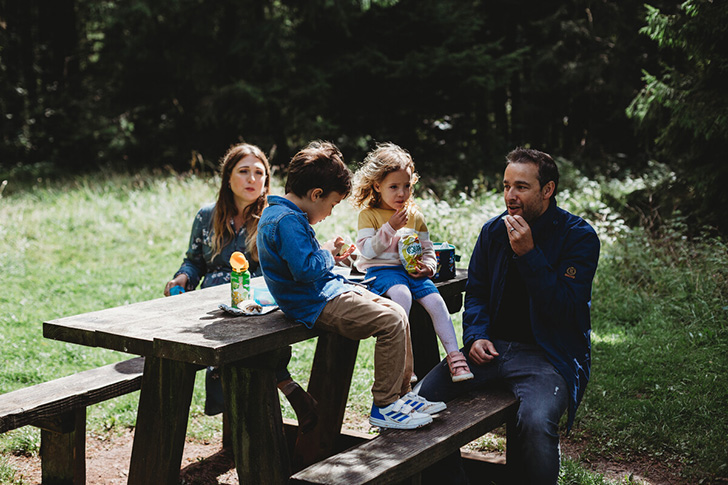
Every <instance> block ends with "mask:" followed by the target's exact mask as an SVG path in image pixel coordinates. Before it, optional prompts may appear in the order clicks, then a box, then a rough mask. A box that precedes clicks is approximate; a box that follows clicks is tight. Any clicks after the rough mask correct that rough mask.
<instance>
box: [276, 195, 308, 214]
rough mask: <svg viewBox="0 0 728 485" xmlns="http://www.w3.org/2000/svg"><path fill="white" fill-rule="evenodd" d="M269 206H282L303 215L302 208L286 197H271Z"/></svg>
mask: <svg viewBox="0 0 728 485" xmlns="http://www.w3.org/2000/svg"><path fill="white" fill-rule="evenodd" d="M268 205H282V206H285V207H287V208H289V209H291V210H292V211H295V212H300V213H301V214H303V211H302V210H301V208H300V207H298V206H297V205H296V204H294V203H293V202H291V201H290V200H288V199H286V198H285V197H281V196H280V195H269V196H268Z"/></svg>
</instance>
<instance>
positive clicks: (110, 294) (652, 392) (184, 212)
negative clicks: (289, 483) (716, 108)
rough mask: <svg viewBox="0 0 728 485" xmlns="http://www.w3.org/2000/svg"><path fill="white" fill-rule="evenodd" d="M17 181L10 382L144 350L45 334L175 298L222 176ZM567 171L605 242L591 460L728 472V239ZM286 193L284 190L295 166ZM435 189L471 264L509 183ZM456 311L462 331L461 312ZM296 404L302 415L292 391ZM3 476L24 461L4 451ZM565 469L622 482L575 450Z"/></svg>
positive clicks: (211, 421) (115, 414) (568, 202)
mask: <svg viewBox="0 0 728 485" xmlns="http://www.w3.org/2000/svg"><path fill="white" fill-rule="evenodd" d="M12 184H13V182H12V180H11V181H10V185H9V186H8V190H6V191H5V192H4V195H3V196H2V198H0V276H2V291H0V348H2V357H3V359H2V360H3V362H4V364H3V366H2V367H1V368H0V393H3V392H8V391H11V390H14V389H17V388H21V387H25V386H28V385H31V384H34V383H37V382H42V381H46V380H50V379H53V378H56V377H59V376H62V375H68V374H72V373H74V372H77V371H80V370H83V369H88V368H92V367H95V366H99V365H103V364H107V363H111V362H114V361H118V360H121V359H123V358H126V357H128V356H125V355H123V354H121V353H118V352H112V351H108V350H104V349H95V348H88V347H83V346H79V345H73V344H66V343H63V342H57V341H51V340H47V339H44V338H43V337H42V322H43V321H46V320H50V319H54V318H58V317H62V316H67V315H73V314H78V313H83V312H88V311H93V310H98V309H102V308H108V307H113V306H118V305H123V304H127V303H132V302H137V301H143V300H149V299H153V298H160V297H161V296H162V290H163V288H164V284H165V283H166V281H167V280H168V279H169V278H170V277H171V276H172V275H173V274H174V272H175V271H176V269H177V268H178V267H179V264H180V263H181V260H182V257H183V255H184V251H185V250H186V247H187V243H188V237H189V230H190V227H191V224H192V218H193V216H194V214H195V212H196V211H197V209H198V208H199V207H200V206H201V205H203V204H204V203H207V202H210V201H212V200H214V198H215V193H216V190H217V184H218V179H217V178H215V177H202V176H196V175H177V174H169V173H165V174H162V173H154V174H152V173H140V174H134V175H125V174H113V173H103V174H98V175H97V176H94V177H83V178H79V179H77V180H75V181H73V182H57V183H51V182H45V181H43V182H40V183H38V184H36V185H35V186H33V187H30V188H27V189H25V190H13V189H14V187H13V186H12ZM562 186H563V187H564V189H563V190H562V192H561V194H560V195H559V197H558V200H559V203H560V205H562V206H564V207H566V208H567V209H569V210H571V211H573V212H575V213H578V214H583V215H584V216H585V217H586V218H587V219H588V220H589V221H590V222H591V223H592V224H593V225H594V226H595V227H596V228H597V230H598V232H599V235H600V239H601V240H602V243H603V246H602V254H601V259H600V263H599V269H598V272H597V277H596V280H595V285H594V295H593V296H594V298H593V329H594V330H593V376H592V381H591V382H590V384H589V386H588V388H587V392H586V396H585V399H584V402H583V405H582V407H581V408H580V409H579V411H578V413H577V423H576V426H575V428H574V431H573V432H572V434H571V436H570V437H569V438H568V439H572V440H581V441H583V442H584V443H585V447H586V451H585V454H584V456H583V458H584V459H590V458H596V457H607V458H609V459H612V460H630V459H632V458H634V457H637V456H640V457H643V456H647V457H652V458H655V459H659V460H660V461H662V462H664V463H665V464H667V465H668V466H672V467H675V468H676V469H679V470H681V472H682V474H683V475H684V476H685V477H686V480H694V481H699V480H709V479H712V478H716V477H718V478H725V477H728V459H727V458H726V454H725V450H726V449H728V442H726V438H725V437H726V435H728V429H727V423H728V418H726V416H725V410H726V409H727V406H726V405H727V404H728V399H727V398H728V383H726V379H725V375H726V370H727V369H726V367H727V362H728V359H726V351H727V350H728V348H726V347H727V346H728V335H726V332H727V330H726V327H727V326H728V325H727V322H728V302H727V299H726V288H727V287H728V285H726V277H727V274H726V271H727V269H726V268H728V250H727V249H726V246H725V244H724V243H723V242H722V241H720V240H718V239H709V238H705V239H699V240H687V239H685V238H684V237H683V236H682V234H683V233H684V232H685V231H684V230H683V228H682V227H680V226H679V224H678V225H674V226H671V227H670V228H668V229H667V230H665V231H664V232H663V233H661V234H660V235H659V237H654V236H650V235H647V234H645V233H643V232H642V231H641V230H639V229H638V228H635V229H630V228H628V227H627V226H626V225H625V224H624V222H623V220H622V218H621V217H620V214H619V213H617V212H616V211H615V210H614V209H613V208H610V207H609V206H607V205H606V204H605V203H604V201H603V200H604V194H602V192H601V188H600V187H601V185H600V184H598V183H596V182H595V181H590V180H586V179H584V178H583V177H580V176H579V175H578V174H572V175H571V176H570V178H567V179H566V180H564V181H563V182H562ZM610 190H612V191H619V190H627V189H624V188H622V189H620V187H619V186H615V185H614V184H611V185H610ZM274 192H275V193H281V186H280V182H279V181H278V182H277V183H276V184H275V187H274ZM422 194H423V197H422V198H418V204H419V205H420V206H421V208H422V209H423V211H424V213H425V214H426V216H427V218H428V222H429V226H430V231H431V233H432V237H433V239H435V240H440V241H444V240H447V241H449V242H451V243H453V244H454V245H455V246H456V247H457V252H458V254H460V255H461V256H462V260H461V263H460V266H462V267H464V266H466V265H467V262H468V258H469V253H470V251H471V250H472V247H473V245H474V243H475V240H476V238H477V235H478V232H479V230H480V227H481V226H482V224H483V223H484V222H485V221H486V220H487V219H489V218H490V217H492V216H494V215H496V214H498V213H499V212H500V211H501V210H502V202H501V197H500V194H498V193H496V192H488V191H485V190H483V191H480V192H478V193H474V194H468V195H465V194H459V193H457V192H454V193H452V194H451V195H449V196H448V197H447V200H437V199H436V198H434V197H429V196H427V195H426V194H427V191H424V190H423V191H422ZM355 225H356V213H355V211H354V209H353V208H351V207H350V206H349V205H348V204H347V203H346V202H343V203H342V204H340V206H338V207H337V208H336V209H334V214H333V215H332V216H331V217H329V218H328V219H326V220H325V221H324V222H322V223H321V224H319V225H317V226H316V227H315V229H316V232H317V235H318V236H319V239H321V240H325V239H327V238H330V237H333V236H334V235H337V234H342V235H348V236H349V237H351V238H354V237H355V232H356V227H355ZM454 320H455V322H456V327H457V333H458V335H460V315H456V316H455V318H454ZM314 348H315V341H313V340H312V341H307V342H302V343H300V344H297V345H295V346H294V355H293V360H292V362H291V366H290V370H291V371H292V373H293V375H294V377H296V378H297V379H298V380H300V381H301V382H302V383H304V384H305V383H306V379H307V376H308V374H309V373H310V366H311V362H312V359H313V352H314ZM360 349H361V350H360V352H359V357H358V360H357V369H356V372H355V378H354V382H353V384H352V388H351V391H350V398H349V403H348V407H347V415H346V419H347V425H349V426H352V427H359V425H360V424H362V423H366V417H367V416H368V410H369V406H370V405H371V402H370V399H371V395H370V392H369V387H370V386H371V383H372V380H373V376H372V372H373V363H372V361H371V359H372V355H373V341H371V340H370V341H365V342H363V343H362V344H361V347H360ZM199 377H200V378H198V382H197V384H196V391H195V395H194V398H193V404H192V410H191V413H190V426H189V432H190V433H191V434H194V435H196V436H199V437H203V438H205V437H209V436H211V435H212V434H214V433H219V432H220V419H219V416H218V417H214V418H211V417H207V416H204V415H203V413H202V409H203V398H204V391H203V383H202V380H203V379H202V378H201V377H202V374H201V373H200V374H199ZM137 400H138V394H136V393H134V394H132V395H129V396H124V397H121V398H117V399H114V400H111V401H109V402H106V403H103V404H99V405H96V406H93V407H92V408H91V409H90V412H89V429H90V430H92V431H94V432H106V431H109V432H115V431H118V430H122V429H124V428H126V427H129V426H133V425H134V421H135V416H136V403H137ZM281 404H282V406H283V410H284V415H286V416H287V417H294V414H293V412H292V410H291V409H290V407H289V406H288V403H287V402H286V401H285V399H281ZM362 428H364V429H366V428H367V427H366V426H365V425H364V426H362ZM38 442H39V438H38V433H37V431H35V430H34V429H33V428H23V429H21V430H16V431H13V432H9V433H5V434H3V435H1V436H0V450H4V453H10V452H15V451H18V452H31V453H32V452H36V451H37V447H38ZM0 476H11V472H10V471H8V470H7V466H6V465H4V464H3V463H1V462H0ZM584 476H588V477H589V478H584ZM561 483H582V484H587V483H606V482H604V481H603V479H602V478H601V477H598V476H594V475H592V474H587V473H586V472H585V471H584V470H583V469H581V468H580V467H579V465H578V463H574V462H573V461H566V462H565V464H564V470H563V477H562V479H561ZM628 483H630V482H628Z"/></svg>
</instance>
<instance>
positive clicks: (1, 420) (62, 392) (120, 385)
mask: <svg viewBox="0 0 728 485" xmlns="http://www.w3.org/2000/svg"><path fill="white" fill-rule="evenodd" d="M143 370H144V358H143V357H137V358H134V359H131V360H127V361H124V362H118V363H116V364H110V365H106V366H104V367H99V368H97V369H90V370H86V371H83V372H79V373H77V374H73V375H70V376H67V377H61V378H59V379H55V380H53V381H49V382H43V383H40V384H36V385H34V386H31V387H26V388H23V389H18V390H16V391H12V392H8V393H6V394H1V395H0V433H2V432H5V431H8V430H11V429H15V428H20V427H21V426H25V425H28V424H30V425H34V426H38V427H40V428H42V427H44V426H42V425H43V424H44V423H45V422H48V421H49V420H52V419H53V418H54V417H55V416H58V415H61V414H63V413H65V412H67V411H71V410H73V409H78V408H85V407H87V406H90V405H92V404H96V403H99V402H102V401H106V400H108V399H111V398H114V397H117V396H121V395H123V394H127V393H130V392H133V391H138V390H139V389H140V387H141V382H142V372H143Z"/></svg>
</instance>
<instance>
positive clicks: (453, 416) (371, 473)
mask: <svg viewBox="0 0 728 485" xmlns="http://www.w3.org/2000/svg"><path fill="white" fill-rule="evenodd" d="M516 407H517V401H516V399H515V397H514V396H513V394H511V393H510V392H508V391H505V390H493V391H488V392H483V393H473V394H467V395H464V396H460V397H458V398H457V399H454V400H452V401H450V402H449V403H448V408H447V409H446V410H445V411H443V412H441V413H439V414H438V415H437V416H436V417H435V419H434V421H433V422H432V424H430V425H428V426H425V427H423V428H420V429H417V430H395V429H384V430H382V432H381V433H380V435H379V436H378V437H376V438H374V439H372V440H370V441H367V442H365V443H362V444H359V445H357V446H354V447H352V448H350V449H348V450H346V451H343V452H341V453H339V454H337V455H334V456H331V457H329V458H327V459H325V460H322V461H320V462H318V463H315V464H313V465H311V466H309V467H308V468H305V469H304V470H301V471H300V472H298V473H296V474H294V475H293V476H292V477H291V481H292V483H317V484H341V483H346V484H347V485H348V484H352V485H353V484H364V483H366V484H386V483H398V482H400V481H402V480H405V479H407V478H409V477H411V476H413V475H416V474H417V473H419V472H420V471H422V470H424V469H425V468H427V467H428V466H430V465H432V464H433V463H435V462H437V461H439V460H441V459H443V458H445V457H446V456H448V455H450V454H451V453H453V452H455V451H457V450H459V448H460V447H461V446H463V445H465V444H466V443H469V442H470V441H472V440H474V439H476V438H478V437H480V436H482V435H484V434H486V433H487V432H489V431H491V430H493V429H494V428H496V427H498V426H500V425H501V424H503V423H505V422H507V421H508V420H509V419H511V418H512V417H513V416H515V411H516Z"/></svg>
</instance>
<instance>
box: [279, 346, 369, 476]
mask: <svg viewBox="0 0 728 485" xmlns="http://www.w3.org/2000/svg"><path fill="white" fill-rule="evenodd" d="M358 349H359V341H357V340H350V339H348V338H345V337H342V336H340V335H337V334H333V333H324V334H323V335H321V336H320V337H319V338H318V342H317V344H316V355H315V356H314V360H313V366H312V368H311V379H310V380H309V383H308V392H309V393H310V394H311V395H312V396H313V397H314V398H315V399H316V400H317V401H318V415H319V418H318V423H317V424H316V427H315V428H314V429H313V430H311V431H309V432H308V433H306V434H302V433H301V432H300V431H299V433H298V438H297V440H296V447H295V450H294V452H293V465H294V466H293V467H294V469H295V470H296V471H298V470H301V469H303V468H304V467H306V466H308V465H310V464H312V463H315V462H317V461H319V460H322V459H324V458H326V457H329V456H331V455H333V454H334V453H335V452H336V441H337V439H338V437H339V434H340V433H341V424H342V423H343V422H344V412H345V411H346V401H347V399H348V397H349V387H350V386H351V377H352V374H353V372H354V364H356V353H357V350H358Z"/></svg>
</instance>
